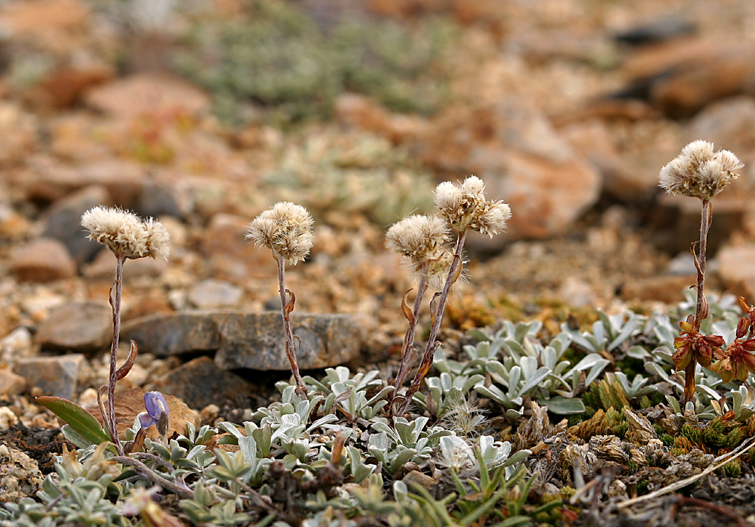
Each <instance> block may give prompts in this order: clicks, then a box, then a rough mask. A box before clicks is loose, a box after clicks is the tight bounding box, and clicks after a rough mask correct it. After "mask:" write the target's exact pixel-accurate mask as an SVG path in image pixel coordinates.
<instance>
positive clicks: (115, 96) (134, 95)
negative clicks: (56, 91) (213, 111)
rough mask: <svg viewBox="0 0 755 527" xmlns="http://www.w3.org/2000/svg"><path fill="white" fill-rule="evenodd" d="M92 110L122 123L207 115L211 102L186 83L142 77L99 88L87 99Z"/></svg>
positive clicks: (169, 77)
mask: <svg viewBox="0 0 755 527" xmlns="http://www.w3.org/2000/svg"><path fill="white" fill-rule="evenodd" d="M84 100H85V101H86V103H87V104H88V105H89V106H91V107H92V108H94V109H96V110H99V111H102V112H107V113H109V114H111V115H113V116H115V117H119V118H122V119H133V118H134V117H138V116H140V115H145V114H146V115H151V114H154V113H157V112H166V111H168V112H185V113H188V114H190V115H196V114H203V113H207V112H209V110H210V107H211V102H210V98H209V97H208V96H207V95H206V94H205V93H204V92H203V91H202V90H200V89H199V88H197V87H195V86H194V85H192V84H190V83H188V82H186V81H185V80H183V79H180V78H177V77H173V76H169V75H164V74H163V75H156V74H154V73H150V74H146V73H138V74H134V75H131V76H129V77H127V78H125V79H122V80H119V81H116V82H112V83H109V84H106V85H104V86H100V87H96V88H93V89H92V90H90V91H89V92H88V93H87V94H86V95H85V97H84Z"/></svg>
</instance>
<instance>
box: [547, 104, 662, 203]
mask: <svg viewBox="0 0 755 527" xmlns="http://www.w3.org/2000/svg"><path fill="white" fill-rule="evenodd" d="M560 132H561V135H563V136H564V137H565V138H566V139H567V140H568V141H569V143H570V144H571V145H572V146H573V147H574V149H575V150H576V151H577V152H578V153H579V154H580V155H581V156H583V157H584V158H585V159H586V160H587V161H588V162H589V163H590V164H591V165H592V166H593V167H594V168H595V170H597V171H598V172H599V173H600V174H601V176H602V183H603V191H604V192H605V193H607V194H609V195H610V196H611V197H612V198H614V199H616V200H618V201H621V202H628V201H629V202H637V201H640V202H643V201H646V200H647V199H648V198H650V197H651V196H652V195H653V194H655V193H656V192H657V190H658V170H646V169H643V168H642V167H639V166H637V165H636V163H635V162H634V161H633V160H631V159H626V158H625V157H622V156H621V155H620V153H619V150H618V148H616V146H615V145H614V144H613V142H612V140H611V136H610V132H609V129H608V126H607V125H606V123H605V122H604V121H602V120H597V119H591V120H589V121H582V122H574V123H571V124H568V125H566V126H564V127H563V128H562V129H561V130H560Z"/></svg>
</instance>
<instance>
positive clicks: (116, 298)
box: [103, 255, 126, 456]
mask: <svg viewBox="0 0 755 527" xmlns="http://www.w3.org/2000/svg"><path fill="white" fill-rule="evenodd" d="M125 261H126V258H125V257H123V256H121V255H116V256H115V283H114V284H113V290H112V294H111V296H110V305H111V306H112V307H113V342H112V345H111V346H110V377H109V379H108V385H107V410H108V416H107V419H104V421H105V422H106V423H108V429H109V432H110V438H111V439H112V440H113V443H114V444H115V448H116V449H117V450H118V454H119V455H121V456H122V455H123V446H121V442H120V440H119V439H118V428H117V426H116V423H115V383H116V371H117V367H116V366H117V364H116V363H117V361H118V339H119V337H120V333H121V291H122V288H123V264H124V262H125ZM103 418H104V416H103Z"/></svg>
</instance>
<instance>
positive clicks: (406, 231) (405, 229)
mask: <svg viewBox="0 0 755 527" xmlns="http://www.w3.org/2000/svg"><path fill="white" fill-rule="evenodd" d="M448 235H449V229H448V227H447V226H446V222H445V221H443V219H441V218H439V217H438V216H420V215H418V214H415V215H412V216H408V217H406V218H404V219H403V220H401V221H399V222H398V223H395V224H394V225H393V226H392V227H391V228H390V229H388V233H387V234H386V236H385V237H386V242H385V244H386V246H387V247H388V248H389V249H391V250H393V251H396V252H397V253H399V254H400V255H401V256H404V257H405V258H408V259H409V260H411V261H412V262H414V263H416V264H422V263H424V262H426V261H428V260H430V259H432V258H435V257H437V254H438V249H439V248H440V247H442V246H443V245H445V243H446V242H447V241H448Z"/></svg>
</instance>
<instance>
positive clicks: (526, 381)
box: [420, 321, 609, 418]
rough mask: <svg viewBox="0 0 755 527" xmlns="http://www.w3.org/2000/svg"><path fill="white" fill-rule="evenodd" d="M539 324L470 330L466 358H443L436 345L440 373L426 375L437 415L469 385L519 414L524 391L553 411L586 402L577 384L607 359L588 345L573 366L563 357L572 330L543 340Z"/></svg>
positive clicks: (586, 380)
mask: <svg viewBox="0 0 755 527" xmlns="http://www.w3.org/2000/svg"><path fill="white" fill-rule="evenodd" d="M541 328H542V323H541V322H539V321H534V322H530V323H521V322H520V323H518V324H513V323H511V322H509V321H505V322H504V325H503V328H502V329H501V330H500V331H498V332H496V333H495V334H493V335H491V334H489V333H487V332H484V331H480V330H473V331H472V332H470V334H471V335H472V336H474V337H476V338H477V339H478V340H480V342H478V343H477V345H476V346H471V345H466V346H464V353H465V354H466V355H467V357H468V359H469V360H468V361H464V362H462V361H453V360H449V359H446V358H445V356H444V355H443V352H442V351H441V350H439V351H438V352H437V353H436V361H435V367H436V369H437V370H439V371H440V372H441V374H440V377H438V378H436V379H437V380H434V379H432V378H431V379H428V381H427V383H428V386H429V392H430V397H432V401H433V403H434V404H435V405H436V406H437V407H438V415H443V412H444V411H445V410H446V409H447V407H448V406H449V405H450V404H452V403H453V402H454V401H458V400H459V399H460V397H462V396H465V395H466V394H467V392H469V391H470V390H471V389H474V391H475V392H477V393H478V394H479V395H481V396H483V397H487V398H489V399H492V400H494V401H496V402H497V403H498V404H500V405H501V406H503V407H504V408H506V414H507V416H508V417H510V418H516V417H521V415H523V411H524V408H523V405H524V398H525V396H529V397H530V398H531V399H532V400H535V401H537V402H538V403H539V404H541V405H545V406H548V409H549V410H550V411H551V412H553V413H556V414H564V415H566V414H574V413H582V412H584V411H585V407H584V404H583V403H582V401H581V400H580V399H579V398H577V397H575V396H576V395H579V389H580V386H588V385H589V384H590V383H591V382H593V381H594V380H595V379H597V378H598V376H599V375H600V374H601V373H602V372H603V369H604V368H605V367H606V366H607V365H608V364H609V361H608V360H607V359H605V358H603V357H601V356H600V354H599V353H597V351H590V352H589V353H588V354H587V355H586V356H585V357H584V358H583V359H582V360H580V361H579V362H578V363H577V364H575V365H574V366H571V364H570V363H569V361H567V360H562V357H563V355H564V353H565V352H566V351H567V350H568V349H569V347H570V345H571V343H572V340H573V338H574V337H573V335H571V334H570V333H568V332H566V331H562V332H561V333H559V334H558V335H556V336H555V337H554V338H553V339H551V341H550V342H549V343H548V344H547V345H543V344H542V343H541V342H540V340H539V339H538V333H539V332H540V329H541ZM580 338H581V335H580ZM499 355H500V357H499ZM488 378H489V379H490V381H492V382H488ZM420 402H421V403H423V404H424V406H425V407H429V406H430V405H429V404H428V401H427V399H426V398H425V399H422V398H420Z"/></svg>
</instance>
